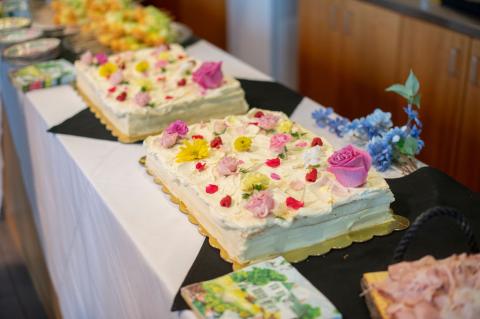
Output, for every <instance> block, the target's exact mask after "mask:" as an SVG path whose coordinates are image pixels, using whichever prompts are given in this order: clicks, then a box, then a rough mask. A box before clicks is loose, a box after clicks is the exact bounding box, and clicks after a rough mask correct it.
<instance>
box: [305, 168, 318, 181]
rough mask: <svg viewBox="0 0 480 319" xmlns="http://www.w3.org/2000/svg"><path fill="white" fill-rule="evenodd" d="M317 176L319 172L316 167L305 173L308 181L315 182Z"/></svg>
mask: <svg viewBox="0 0 480 319" xmlns="http://www.w3.org/2000/svg"><path fill="white" fill-rule="evenodd" d="M317 176H318V172H317V169H316V168H312V170H311V171H310V172H308V173H307V175H305V180H306V181H307V182H311V183H313V182H315V181H316V180H317Z"/></svg>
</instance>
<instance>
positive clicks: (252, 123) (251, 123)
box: [248, 122, 258, 126]
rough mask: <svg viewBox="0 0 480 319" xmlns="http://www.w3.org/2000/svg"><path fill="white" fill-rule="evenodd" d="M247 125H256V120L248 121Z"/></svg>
mask: <svg viewBox="0 0 480 319" xmlns="http://www.w3.org/2000/svg"><path fill="white" fill-rule="evenodd" d="M248 125H255V126H257V125H258V122H248Z"/></svg>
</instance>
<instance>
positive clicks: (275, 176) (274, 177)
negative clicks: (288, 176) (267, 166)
mask: <svg viewBox="0 0 480 319" xmlns="http://www.w3.org/2000/svg"><path fill="white" fill-rule="evenodd" d="M270 177H271V178H272V179H274V180H276V181H279V180H281V179H282V178H281V177H280V175H278V174H277V173H272V174H270Z"/></svg>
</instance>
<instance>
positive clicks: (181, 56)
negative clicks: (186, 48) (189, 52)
mask: <svg viewBox="0 0 480 319" xmlns="http://www.w3.org/2000/svg"><path fill="white" fill-rule="evenodd" d="M183 58H185V56H184V55H183V54H179V55H177V59H179V60H181V59H183Z"/></svg>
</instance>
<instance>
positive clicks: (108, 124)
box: [73, 84, 162, 144]
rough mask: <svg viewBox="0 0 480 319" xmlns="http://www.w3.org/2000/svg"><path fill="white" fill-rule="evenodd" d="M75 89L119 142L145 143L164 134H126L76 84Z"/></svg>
mask: <svg viewBox="0 0 480 319" xmlns="http://www.w3.org/2000/svg"><path fill="white" fill-rule="evenodd" d="M73 87H74V88H75V90H76V91H77V93H78V95H80V97H81V98H82V99H83V100H84V102H85V104H87V106H88V108H89V109H90V111H91V112H92V113H93V114H94V115H95V117H96V118H97V119H98V120H99V121H100V123H102V124H103V125H104V126H105V128H106V129H107V130H108V131H110V133H112V135H113V136H114V137H116V138H117V139H118V141H119V142H122V143H127V144H130V143H135V142H138V141H143V140H144V139H146V138H147V137H149V136H151V135H156V134H160V133H161V132H162V130H159V131H158V132H152V133H149V134H143V135H136V136H131V135H126V134H124V133H123V132H121V131H120V130H119V129H118V128H117V127H116V126H115V125H114V124H113V123H112V122H111V121H110V120H109V119H108V118H107V117H106V116H105V114H103V112H102V110H101V108H100V107H99V106H97V105H95V103H93V101H92V100H91V99H90V98H89V97H88V95H87V94H85V93H84V92H83V91H82V90H81V89H80V88H79V87H78V85H76V84H75V85H74V86H73Z"/></svg>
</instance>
